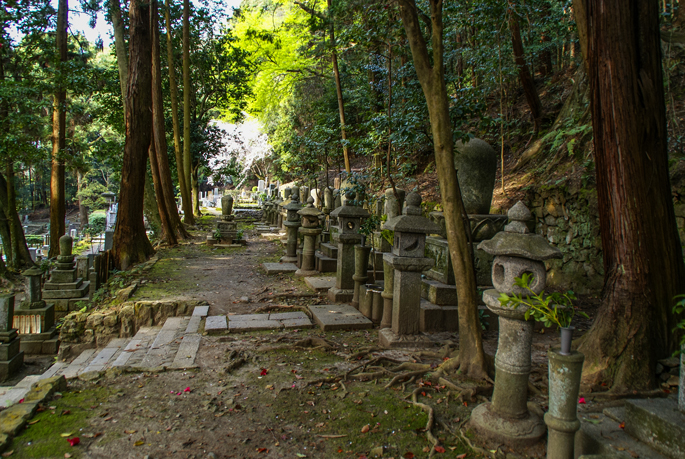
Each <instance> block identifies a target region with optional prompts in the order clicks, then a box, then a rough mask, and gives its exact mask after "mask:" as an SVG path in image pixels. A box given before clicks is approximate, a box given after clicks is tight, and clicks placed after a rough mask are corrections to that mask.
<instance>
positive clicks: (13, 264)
mask: <svg viewBox="0 0 685 459" xmlns="http://www.w3.org/2000/svg"><path fill="white" fill-rule="evenodd" d="M5 173H6V174H7V178H5V176H4V175H2V174H0V209H2V213H3V215H4V217H5V222H6V225H7V226H6V229H5V230H4V231H1V232H0V234H2V238H3V245H4V247H5V252H6V253H5V255H6V258H7V266H8V267H9V268H12V269H16V270H21V269H24V268H27V267H29V266H33V264H34V263H33V260H32V259H31V254H30V253H29V248H28V245H27V244H26V236H25V235H24V228H23V226H22V225H21V219H20V218H19V213H18V212H17V197H16V193H15V191H14V169H13V164H12V163H11V162H8V163H7V165H6V167H5Z"/></svg>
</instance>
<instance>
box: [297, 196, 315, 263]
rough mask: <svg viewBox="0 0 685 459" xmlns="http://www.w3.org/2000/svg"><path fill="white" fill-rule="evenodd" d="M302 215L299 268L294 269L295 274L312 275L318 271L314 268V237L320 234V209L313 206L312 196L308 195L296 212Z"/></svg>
mask: <svg viewBox="0 0 685 459" xmlns="http://www.w3.org/2000/svg"><path fill="white" fill-rule="evenodd" d="M297 213H298V214H300V215H301V216H302V226H301V227H300V229H299V230H298V232H299V233H300V234H302V236H304V246H303V248H302V263H301V265H300V269H298V270H297V271H295V275H296V276H302V277H305V276H313V275H315V274H318V273H319V272H318V271H317V270H316V256H315V253H316V237H317V236H318V235H319V234H321V227H320V226H319V215H321V211H320V210H319V209H317V208H316V207H314V198H312V197H311V196H309V199H307V207H305V208H304V209H302V210H300V211H298V212H297Z"/></svg>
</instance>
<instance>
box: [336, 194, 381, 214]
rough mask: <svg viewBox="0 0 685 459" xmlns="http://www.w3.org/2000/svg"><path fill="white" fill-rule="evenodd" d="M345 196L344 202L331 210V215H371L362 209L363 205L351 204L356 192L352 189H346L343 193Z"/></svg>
mask: <svg viewBox="0 0 685 459" xmlns="http://www.w3.org/2000/svg"><path fill="white" fill-rule="evenodd" d="M345 197H346V198H347V200H346V201H345V204H343V205H342V206H340V207H338V208H337V209H335V210H334V211H333V212H331V217H336V218H339V217H342V218H368V217H369V215H371V214H369V211H368V210H366V209H364V208H363V207H359V206H355V205H353V204H352V202H353V201H354V199H355V198H356V197H357V193H355V192H354V191H348V192H347V194H345Z"/></svg>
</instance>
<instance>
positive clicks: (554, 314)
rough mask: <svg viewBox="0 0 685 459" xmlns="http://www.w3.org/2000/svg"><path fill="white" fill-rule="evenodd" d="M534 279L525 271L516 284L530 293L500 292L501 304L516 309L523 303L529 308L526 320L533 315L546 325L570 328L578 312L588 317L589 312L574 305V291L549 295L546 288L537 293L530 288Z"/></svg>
mask: <svg viewBox="0 0 685 459" xmlns="http://www.w3.org/2000/svg"><path fill="white" fill-rule="evenodd" d="M532 281H533V275H532V274H529V273H524V274H523V275H522V276H521V277H517V278H516V279H514V285H516V286H517V287H521V288H523V289H525V290H528V291H529V292H530V295H526V296H523V295H520V294H516V295H513V296H509V295H507V294H506V293H500V296H499V302H500V304H501V305H502V306H503V307H510V308H514V309H517V308H518V307H519V306H521V305H523V306H526V307H527V308H528V309H527V310H526V313H525V317H526V320H528V319H529V318H530V317H532V318H533V319H535V321H537V322H542V323H543V324H545V327H551V326H552V325H556V326H557V327H559V328H568V327H569V326H571V321H572V320H573V317H574V316H575V315H576V314H579V315H581V316H583V317H585V318H586V319H587V318H588V315H587V314H585V313H584V312H583V311H580V310H578V308H577V307H575V306H573V301H574V300H575V299H576V296H575V295H574V294H573V292H572V291H570V290H569V291H568V292H566V293H550V294H548V295H547V294H545V291H544V290H543V291H542V292H540V293H535V292H533V290H532V289H531V288H530V284H531V282H532Z"/></svg>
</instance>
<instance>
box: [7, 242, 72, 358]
mask: <svg viewBox="0 0 685 459" xmlns="http://www.w3.org/2000/svg"><path fill="white" fill-rule="evenodd" d="M62 237H69V236H66V235H65V236H62ZM60 242H61V239H60ZM61 245H62V244H60V251H61V252H62V250H61V249H62V247H61ZM62 253H64V252H62ZM66 253H67V254H68V255H60V256H59V257H68V256H69V255H71V251H68V252H66ZM59 257H58V258H57V268H60V263H61V262H60V258H59ZM62 260H64V259H63V258H62ZM53 271H58V269H55V270H53ZM22 274H23V275H24V278H25V279H26V294H25V295H26V298H25V299H24V301H23V302H22V303H21V304H20V305H19V307H18V308H17V309H15V310H14V318H13V325H12V327H13V328H16V329H18V331H19V337H20V338H21V342H20V343H21V344H20V349H21V350H22V351H24V352H26V353H27V354H56V353H57V349H58V347H59V340H58V338H57V330H56V329H55V305H54V304H47V303H46V302H45V301H44V300H43V297H42V295H41V280H42V278H43V272H42V271H41V270H40V269H38V268H30V269H27V270H26V271H24V272H23V273H22ZM58 277H59V274H58ZM60 280H61V279H60ZM64 280H67V279H64Z"/></svg>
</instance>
